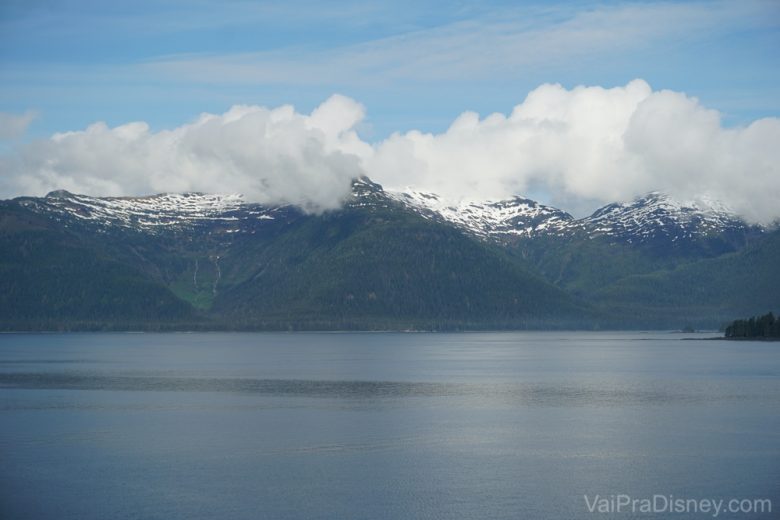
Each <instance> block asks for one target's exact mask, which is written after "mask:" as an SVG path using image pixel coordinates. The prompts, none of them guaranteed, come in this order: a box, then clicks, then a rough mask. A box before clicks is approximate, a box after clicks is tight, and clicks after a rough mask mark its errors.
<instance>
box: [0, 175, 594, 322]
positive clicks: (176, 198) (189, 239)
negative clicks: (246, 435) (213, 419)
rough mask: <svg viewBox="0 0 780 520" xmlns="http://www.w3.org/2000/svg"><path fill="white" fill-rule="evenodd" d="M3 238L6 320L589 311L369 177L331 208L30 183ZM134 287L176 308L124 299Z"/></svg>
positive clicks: (1, 227)
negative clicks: (313, 210)
mask: <svg viewBox="0 0 780 520" xmlns="http://www.w3.org/2000/svg"><path fill="white" fill-rule="evenodd" d="M47 243H51V244H54V245H55V246H56V247H54V248H53V249H52V250H51V251H47V249H46V244H47ZM33 244H36V247H32V245H33ZM0 245H1V246H2V248H3V250H4V251H5V252H6V253H7V254H6V255H5V257H4V258H3V260H4V261H3V263H2V265H0V280H2V284H3V288H4V289H6V297H4V298H1V299H0V315H2V316H3V317H4V320H3V324H2V325H3V328H6V329H13V328H18V327H23V328H24V327H28V328H29V327H32V328H45V327H47V326H49V324H50V323H52V322H56V323H57V324H64V325H62V327H64V328H82V327H84V326H90V327H91V326H93V325H94V324H100V323H103V324H104V325H105V327H107V328H112V327H114V326H115V324H117V323H119V326H120V327H125V326H127V325H128V324H136V323H140V324H142V323H143V322H144V320H149V321H150V323H154V327H158V326H159V327H163V326H162V325H158V323H157V322H158V321H159V322H162V323H170V324H171V327H172V328H239V329H288V328H294V329H344V328H346V329H354V328H367V329H407V328H411V329H420V328H425V329H431V328H434V329H455V328H486V327H490V328H525V327H548V326H561V325H562V324H564V325H565V324H569V325H570V326H573V325H575V324H578V323H580V322H581V320H582V317H583V316H587V315H588V314H589V312H590V311H589V310H588V308H587V305H586V304H584V303H583V302H580V301H577V300H576V299H575V298H572V297H571V296H570V295H568V294H566V293H565V292H564V291H562V290H561V289H559V288H556V287H554V286H552V285H551V284H549V283H547V282H546V281H544V280H543V279H542V278H541V277H539V276H538V275H535V274H533V273H531V272H529V271H528V270H527V269H525V268H524V267H523V266H522V265H520V264H518V263H517V262H515V261H514V259H513V258H512V257H511V255H509V254H507V253H506V252H505V251H504V250H503V249H501V248H500V247H498V246H495V245H493V244H486V243H484V242H482V241H480V240H477V239H476V238H474V237H472V236H469V235H466V234H464V233H462V232H461V231H460V230H459V229H456V228H454V227H453V226H451V225H449V224H447V223H444V222H440V221H438V220H435V219H428V218H424V217H423V216H421V215H420V214H418V213H417V212H414V211H409V210H408V208H407V207H406V206H404V205H403V204H401V203H399V202H398V201H396V200H395V199H394V198H393V197H390V196H389V195H388V194H387V193H385V192H384V191H383V190H382V188H381V186H379V185H377V184H374V183H371V182H370V181H368V180H367V179H360V180H357V181H356V182H355V183H354V185H353V196H352V197H351V198H350V200H349V201H347V203H346V204H345V206H344V207H343V208H342V209H341V210H339V211H333V212H327V213H325V214H322V215H312V214H306V213H304V212H302V211H300V210H299V209H297V208H294V207H292V206H281V207H274V208H266V207H262V206H259V205H257V204H248V203H245V202H243V201H242V200H241V199H240V198H239V197H237V196H216V195H206V194H194V193H190V194H182V195H171V194H164V195H157V196H152V197H142V198H95V197H86V196H83V195H73V194H69V193H67V192H54V193H51V194H49V195H48V196H46V197H43V198H32V197H22V198H18V199H14V200H11V201H5V202H3V203H2V204H0ZM93 259H99V261H100V262H102V263H99V264H97V265H93ZM104 264H105V265H104ZM112 269H113V270H114V271H112ZM95 272H98V273H113V272H115V273H116V276H117V280H118V281H113V280H106V279H104V278H102V277H101V276H103V275H101V276H99V277H97V278H96V277H95V276H94V274H95ZM106 276H108V274H106ZM109 278H110V277H109ZM120 281H121V283H120ZM142 282H143V283H142ZM80 287H90V288H91V290H89V291H79V290H76V289H75V288H80ZM129 287H139V288H145V289H144V290H146V291H147V292H148V294H149V296H148V297H149V298H152V295H154V298H156V301H158V302H159V305H161V306H165V305H167V307H166V310H165V312H162V311H160V310H159V309H156V308H155V307H152V306H150V307H148V308H144V307H143V306H141V307H140V308H135V307H132V308H131V305H130V303H128V304H127V305H124V304H123V305H124V306H122V305H119V306H117V307H116V308H112V307H111V303H110V302H111V301H113V300H114V299H116V300H117V302H120V303H121V302H122V301H123V300H122V298H125V296H124V294H125V293H126V292H127V291H129ZM139 290H140V289H139ZM144 294H146V293H144ZM99 296H100V298H99ZM163 296H164V297H163ZM143 297H144V296H143V295H141V296H140V298H141V300H142V301H143ZM93 301H95V302H101V303H102V305H103V307H101V306H100V304H94V303H93ZM166 302H167V304H166ZM55 310H56V312H55ZM38 323H40V324H41V325H40V326H38V325H36V324H38ZM58 326H59V325H58ZM163 328H164V327H163Z"/></svg>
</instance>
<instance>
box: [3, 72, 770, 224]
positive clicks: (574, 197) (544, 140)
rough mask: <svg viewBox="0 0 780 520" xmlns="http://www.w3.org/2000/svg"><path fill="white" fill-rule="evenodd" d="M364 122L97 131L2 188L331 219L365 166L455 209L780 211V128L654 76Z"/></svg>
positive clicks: (257, 114) (16, 163)
mask: <svg viewBox="0 0 780 520" xmlns="http://www.w3.org/2000/svg"><path fill="white" fill-rule="evenodd" d="M364 115H365V111H364V108H363V106H362V105H360V104H359V103H357V102H356V101H354V100H352V99H349V98H346V97H343V96H338V95H336V96H333V97H331V98H330V99H328V100H327V101H325V102H324V103H323V104H322V105H320V106H319V107H318V108H316V109H315V110H314V111H313V112H312V113H311V114H309V115H305V114H300V113H297V112H296V111H295V110H294V109H293V108H292V107H291V106H282V107H279V108H275V109H268V108H264V107H257V106H234V107H233V108H231V109H230V110H229V111H228V112H226V113H224V114H221V115H214V114H203V115H201V116H200V117H199V118H198V119H197V120H196V121H195V122H193V123H190V124H186V125H183V126H181V127H178V128H176V129H174V130H170V131H160V132H152V131H151V130H150V129H149V127H148V125H147V124H145V123H143V122H136V123H130V124H127V125H123V126H119V127H116V128H108V127H107V126H106V125H105V124H103V123H96V124H94V125H92V126H90V127H88V128H87V129H86V130H84V131H79V132H68V133H63V134H57V135H55V136H53V137H52V138H51V139H48V140H43V141H37V142H33V143H30V144H27V145H21V147H19V148H17V149H16V151H15V152H12V153H7V154H5V155H4V156H0V161H2V163H1V164H0V166H2V168H0V171H3V172H4V175H3V177H2V178H0V193H1V194H2V195H6V196H9V195H20V194H34V195H41V194H43V193H45V192H46V191H49V190H52V189H57V188H64V189H68V190H71V191H76V192H82V193H88V194H94V195H137V194H149V193H157V192H162V191H205V192H226V191H230V192H241V193H244V194H245V195H246V196H247V197H248V198H249V199H251V200H256V201H259V202H263V203H295V204H300V205H302V206H303V207H306V208H309V209H311V210H313V211H318V210H323V209H328V208H335V207H338V206H339V204H340V203H341V202H342V201H343V199H344V197H345V196H346V194H347V193H348V190H349V181H350V179H351V178H353V177H355V176H357V175H360V174H364V173H365V174H367V175H369V176H370V177H372V178H373V179H375V180H377V181H378V182H380V183H382V184H384V185H385V186H387V187H390V188H401V189H402V188H405V187H406V186H413V187H415V188H417V189H422V190H428V191H434V192H437V193H440V194H442V195H444V196H446V197H448V198H450V199H453V200H465V199H472V200H474V199H486V198H504V197H509V196H512V195H516V194H526V193H528V192H529V191H533V192H539V191H541V192H544V193H548V194H550V199H548V200H546V201H543V202H548V203H549V202H552V203H555V202H556V201H563V200H565V201H568V203H569V204H574V205H579V206H580V207H582V205H588V206H589V207H590V209H595V208H594V206H593V205H594V204H601V203H608V202H614V201H619V200H629V199H631V198H633V197H635V196H638V195H642V194H645V193H647V192H648V191H651V190H660V191H663V192H666V193H669V194H670V195H673V196H676V197H678V198H684V199H689V198H695V197H698V196H701V195H706V196H708V197H710V198H715V199H718V200H721V201H722V202H724V203H726V204H727V205H730V206H731V207H732V208H733V209H734V210H735V211H737V212H738V213H740V214H741V215H743V216H745V217H746V218H748V219H749V220H751V221H755V222H771V221H773V220H775V219H777V218H779V217H780V204H778V203H777V201H778V200H780V146H778V143H780V119H777V118H766V119H761V120H758V121H755V122H753V123H752V124H750V125H749V126H746V127H738V128H725V127H723V125H722V124H721V121H720V115H719V113H718V112H716V111H714V110H711V109H708V108H706V107H703V106H702V105H701V104H700V103H699V102H698V100H696V99H695V98H692V97H688V96H687V95H685V94H683V93H679V92H672V91H653V90H652V89H651V88H650V86H649V85H648V84H647V83H645V82H644V81H642V80H635V81H632V82H630V83H629V84H627V85H625V86H622V87H615V88H608V89H606V88H602V87H576V88H574V89H571V90H567V89H565V88H563V87H562V86H560V85H550V84H547V85H542V86H540V87H538V88H536V89H535V90H533V91H532V92H530V93H529V94H528V96H527V97H526V99H525V100H524V101H523V102H522V103H521V104H519V105H517V106H516V107H515V108H514V109H513V110H512V112H511V113H510V114H509V115H504V114H492V115H488V116H486V117H484V118H480V116H479V115H477V114H476V113H473V112H464V113H463V114H461V115H460V116H459V117H458V118H457V119H456V120H455V121H453V123H452V124H451V125H450V127H449V128H448V129H447V130H446V131H445V132H443V133H440V134H430V133H422V132H419V131H411V132H406V133H396V134H393V135H392V136H390V137H389V138H387V139H385V140H384V141H381V142H379V143H367V142H365V141H363V140H361V139H360V137H359V136H358V135H357V133H356V131H355V128H356V127H357V126H358V125H359V124H360V123H361V121H362V120H363V118H364ZM570 207H571V206H566V207H564V209H569V208H570Z"/></svg>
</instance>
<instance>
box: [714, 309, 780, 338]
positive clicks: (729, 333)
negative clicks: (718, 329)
mask: <svg viewBox="0 0 780 520" xmlns="http://www.w3.org/2000/svg"><path fill="white" fill-rule="evenodd" d="M726 339H759V340H774V341H780V318H775V315H774V314H772V313H771V312H770V313H768V314H765V315H763V316H753V317H751V318H748V319H746V320H734V321H733V322H731V325H729V326H728V327H726Z"/></svg>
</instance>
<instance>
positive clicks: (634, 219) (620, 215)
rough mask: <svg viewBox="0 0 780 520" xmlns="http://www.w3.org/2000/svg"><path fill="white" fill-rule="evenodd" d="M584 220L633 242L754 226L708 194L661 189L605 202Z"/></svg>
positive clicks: (597, 229) (599, 232)
mask: <svg viewBox="0 0 780 520" xmlns="http://www.w3.org/2000/svg"><path fill="white" fill-rule="evenodd" d="M582 223H583V225H584V226H585V228H586V229H588V231H589V233H590V234H591V235H594V236H595V235H604V236H608V237H612V238H615V239H619V240H625V241H627V242H629V243H631V242H645V241H649V240H654V239H665V240H670V241H672V242H675V241H678V240H683V239H690V238H695V237H703V236H711V235H716V234H720V233H723V232H726V231H746V230H748V229H750V226H748V225H747V224H746V223H745V222H744V221H743V220H742V219H740V218H739V217H738V216H736V215H735V214H734V213H733V212H732V211H731V210H730V209H729V208H728V207H727V206H725V205H724V204H722V203H720V202H718V201H714V200H712V199H708V198H706V197H702V198H700V199H698V200H690V201H677V200H675V199H673V198H672V197H670V196H668V195H665V194H662V193H658V192H653V193H650V194H648V195H646V196H644V197H641V198H638V199H636V200H634V201H632V202H627V203H619V204H609V205H607V206H604V207H602V208H600V209H598V210H597V211H596V212H595V213H593V214H592V215H591V216H589V217H586V218H584V219H582Z"/></svg>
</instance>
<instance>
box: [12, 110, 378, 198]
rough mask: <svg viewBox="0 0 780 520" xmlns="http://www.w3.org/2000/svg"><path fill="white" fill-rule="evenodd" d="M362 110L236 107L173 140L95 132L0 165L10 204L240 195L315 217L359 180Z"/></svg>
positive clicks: (47, 143)
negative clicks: (69, 196) (65, 197)
mask: <svg viewBox="0 0 780 520" xmlns="http://www.w3.org/2000/svg"><path fill="white" fill-rule="evenodd" d="M363 117H364V109H363V107H362V106H361V105H360V104H358V103H357V102H355V101H353V100H351V99H348V98H345V97H343V96H338V95H335V96H332V97H331V98H330V99H328V100H327V101H325V102H324V103H323V104H322V105H320V106H319V107H318V108H317V109H316V110H314V111H313V112H312V113H311V114H309V115H302V114H299V113H297V112H296V111H295V110H294V108H293V107H292V106H289V105H286V106H281V107H279V108H274V109H268V108H265V107H259V106H241V105H237V106H233V107H232V108H231V109H230V110H228V111H227V112H225V113H224V114H221V115H214V114H201V115H200V117H198V118H197V119H196V120H195V121H194V122H192V123H189V124H185V125H182V126H180V127H178V128H175V129H173V130H163V131H159V132H153V131H151V130H150V128H149V125H148V124H146V123H144V122H133V123H128V124H125V125H122V126H117V127H115V128H109V127H108V126H106V124H105V123H95V124H92V125H90V126H89V127H88V128H87V129H85V130H82V131H77V132H65V133H59V134H55V135H54V136H52V137H51V138H50V139H47V140H41V141H35V142H33V143H30V144H27V145H24V146H22V147H20V148H18V149H17V150H16V151H15V153H11V154H6V155H5V156H4V157H2V158H1V159H0V166H2V171H3V175H2V178H1V180H0V189H1V190H2V192H3V195H6V196H9V195H20V194H35V195H40V194H43V193H46V192H47V191H49V190H52V189H55V188H56V189H60V188H62V189H66V190H69V191H72V192H75V193H85V194H90V195H113V196H120V195H145V194H151V193H160V192H187V191H202V192H226V191H227V192H238V193H242V194H244V195H245V196H246V197H247V198H248V199H249V200H253V201H257V202H262V203H268V204H280V203H282V204H285V203H289V204H295V205H299V206H301V207H303V208H304V209H307V210H311V211H321V210H325V209H331V208H336V207H338V206H339V205H340V204H341V203H342V201H343V199H344V197H345V196H346V194H347V193H348V191H349V186H350V181H351V179H352V178H354V177H356V176H359V175H361V174H362V170H361V167H360V161H359V158H358V156H357V155H356V154H355V152H356V151H357V152H359V151H361V146H367V145H365V144H364V143H362V142H360V141H359V139H358V138H357V134H356V133H355V132H354V130H352V128H353V127H354V126H355V124H357V123H358V122H359V121H360V120H362V119H363Z"/></svg>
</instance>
